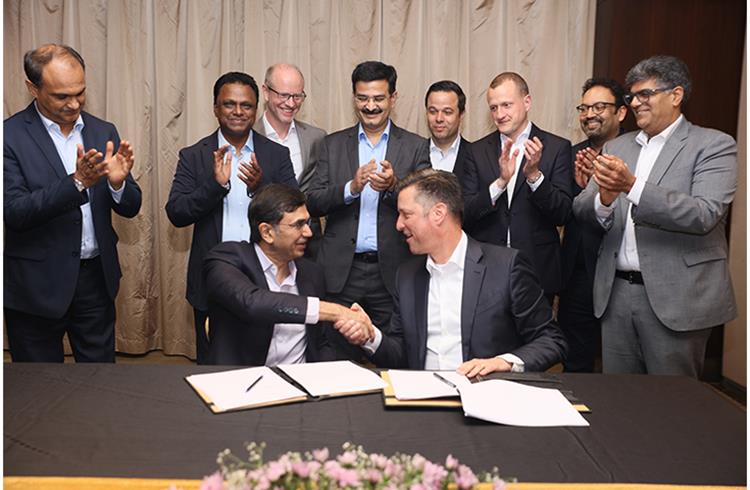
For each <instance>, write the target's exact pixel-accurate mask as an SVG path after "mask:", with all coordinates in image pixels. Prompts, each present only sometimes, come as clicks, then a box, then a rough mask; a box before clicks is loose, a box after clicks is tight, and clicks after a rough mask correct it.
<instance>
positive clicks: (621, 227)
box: [574, 56, 737, 377]
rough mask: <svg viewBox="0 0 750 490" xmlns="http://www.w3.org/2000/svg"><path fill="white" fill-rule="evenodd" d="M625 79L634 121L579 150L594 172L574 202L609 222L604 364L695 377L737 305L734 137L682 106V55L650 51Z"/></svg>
mask: <svg viewBox="0 0 750 490" xmlns="http://www.w3.org/2000/svg"><path fill="white" fill-rule="evenodd" d="M625 83H626V85H627V86H628V87H629V90H630V92H629V93H627V94H626V95H625V97H624V99H625V102H626V103H627V104H628V105H629V106H630V108H631V109H632V111H633V114H634V115H635V119H636V123H637V124H638V127H639V128H640V131H637V132H632V133H628V134H625V135H623V136H620V137H619V138H617V139H615V140H613V141H611V142H609V143H607V144H605V145H604V149H603V151H602V154H601V155H598V156H596V157H595V158H592V156H591V155H590V154H587V155H586V159H587V163H586V165H587V166H592V165H593V168H594V173H593V178H592V179H591V180H590V181H589V183H588V186H587V187H586V189H585V190H584V191H583V192H582V193H581V194H579V196H578V197H577V198H576V199H575V203H574V212H575V215H576V218H577V219H578V220H579V221H581V222H587V223H590V224H592V225H595V224H596V225H599V226H600V227H601V228H602V229H603V230H604V237H603V239H602V246H601V252H600V255H599V260H598V262H597V267H596V278H595V288H594V313H595V314H596V316H597V317H600V318H601V319H602V358H603V367H604V372H605V373H648V374H679V375H687V376H692V377H698V376H700V375H701V371H702V369H703V362H704V356H705V350H706V343H707V341H708V338H709V335H710V333H711V327H713V326H716V325H719V324H722V323H725V322H727V321H729V320H732V319H733V318H735V317H736V315H737V307H736V304H735V301H734V293H733V290H732V283H731V280H730V277H729V268H728V265H727V241H726V234H725V231H726V229H725V227H726V219H727V212H728V210H729V205H730V204H731V202H732V200H733V198H734V193H735V190H736V187H737V146H736V144H735V142H734V140H733V139H732V138H731V137H730V136H728V135H726V134H724V133H721V132H719V131H716V130H713V129H707V128H702V127H699V126H694V125H693V124H691V123H690V122H688V121H687V119H685V117H684V116H683V115H682V110H681V108H682V105H683V104H684V103H685V102H686V101H687V100H688V97H689V96H690V90H691V81H690V74H689V72H688V68H687V66H686V65H685V63H684V62H683V61H681V60H679V59H677V58H675V57H673V56H654V57H652V58H648V59H645V60H643V61H641V62H639V63H638V64H637V65H636V66H634V67H633V68H632V69H631V70H630V71H629V72H628V74H627V77H626V79H625Z"/></svg>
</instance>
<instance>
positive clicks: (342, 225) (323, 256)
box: [307, 61, 430, 359]
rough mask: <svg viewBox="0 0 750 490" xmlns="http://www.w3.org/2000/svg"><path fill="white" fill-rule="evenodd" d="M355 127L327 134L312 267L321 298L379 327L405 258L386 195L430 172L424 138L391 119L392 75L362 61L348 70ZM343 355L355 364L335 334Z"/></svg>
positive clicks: (314, 198)
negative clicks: (356, 307)
mask: <svg viewBox="0 0 750 490" xmlns="http://www.w3.org/2000/svg"><path fill="white" fill-rule="evenodd" d="M352 92H353V100H354V108H355V111H356V114H357V118H358V119H359V124H357V125H356V126H354V127H351V128H348V129H345V130H343V131H339V132H337V133H334V134H331V135H328V136H326V138H325V140H324V141H323V145H322V147H321V153H320V159H319V160H318V166H317V168H316V170H315V175H314V176H313V182H312V185H311V187H310V191H309V192H308V196H307V198H308V206H309V208H310V214H312V215H313V216H326V227H325V233H324V235H323V241H322V244H321V246H320V250H319V252H318V263H319V264H321V265H322V266H323V267H324V272H325V277H326V288H327V297H328V298H330V299H331V300H333V301H336V302H338V303H342V304H345V305H350V304H352V303H355V302H356V303H360V304H361V305H362V306H364V307H365V309H366V310H367V311H368V312H369V313H370V314H371V315H372V317H373V319H375V321H377V322H380V324H381V325H384V324H387V322H388V319H389V318H390V315H391V311H392V308H393V300H392V294H393V292H394V283H395V275H396V268H397V267H398V265H399V264H400V263H401V261H403V260H404V259H405V258H406V257H408V256H409V251H408V248H407V247H406V244H405V243H404V240H403V237H401V236H400V235H399V234H398V233H397V232H396V229H395V225H396V216H397V213H396V203H395V198H394V196H393V193H392V190H393V188H394V186H395V184H396V182H397V180H398V179H400V178H403V177H405V176H406V175H407V174H409V173H410V172H412V171H413V170H415V169H416V168H421V167H428V166H429V165H430V157H429V153H428V145H427V140H426V139H424V138H422V137H420V136H418V135H416V134H413V133H410V132H408V131H405V130H403V129H401V128H399V127H397V126H396V125H395V124H393V122H392V121H391V119H390V114H391V110H393V107H394V106H395V104H396V97H397V93H396V70H395V69H394V68H393V67H392V66H389V65H386V64H384V63H381V62H379V61H366V62H363V63H360V64H359V65H357V67H356V68H355V69H354V71H353V72H352ZM331 340H332V343H334V345H335V346H336V347H337V348H338V349H339V350H340V351H341V355H342V357H347V358H354V359H359V357H360V356H361V353H360V352H358V350H354V349H351V348H350V347H349V345H348V344H347V343H346V341H345V340H344V339H343V338H341V337H340V336H338V335H334V336H333V338H332V339H331Z"/></svg>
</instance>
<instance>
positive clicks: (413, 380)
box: [388, 369, 471, 400]
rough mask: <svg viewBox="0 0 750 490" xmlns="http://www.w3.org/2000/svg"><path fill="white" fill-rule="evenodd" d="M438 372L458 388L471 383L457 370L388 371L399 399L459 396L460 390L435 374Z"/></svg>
mask: <svg viewBox="0 0 750 490" xmlns="http://www.w3.org/2000/svg"><path fill="white" fill-rule="evenodd" d="M436 374H437V375H439V376H442V377H443V378H445V379H446V380H447V381H449V382H450V383H453V384H454V385H455V386H456V387H457V388H458V389H460V388H462V387H464V386H468V385H470V384H471V381H469V378H467V377H466V376H462V375H460V374H458V373H457V372H455V371H399V370H395V369H391V370H389V371H388V376H389V377H390V378H391V386H393V394H394V395H396V398H397V399H398V400H424V399H427V398H443V397H448V396H458V390H457V389H456V388H453V387H451V386H450V385H448V383H446V382H445V381H443V380H441V379H440V378H438V377H437V376H435V375H436Z"/></svg>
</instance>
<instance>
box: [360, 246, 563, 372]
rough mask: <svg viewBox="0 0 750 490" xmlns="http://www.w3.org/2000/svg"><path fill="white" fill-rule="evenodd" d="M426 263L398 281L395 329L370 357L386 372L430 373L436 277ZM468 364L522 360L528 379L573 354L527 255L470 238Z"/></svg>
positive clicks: (465, 328) (464, 335) (465, 312)
mask: <svg viewBox="0 0 750 490" xmlns="http://www.w3.org/2000/svg"><path fill="white" fill-rule="evenodd" d="M426 261H427V258H426V256H421V257H415V258H413V259H412V260H410V261H408V262H406V263H404V264H403V265H402V266H401V267H400V268H399V270H398V275H397V278H396V291H397V292H396V297H395V299H394V310H393V316H392V317H391V326H390V329H389V331H388V333H387V334H384V335H383V340H382V342H381V344H380V347H379V348H378V350H377V351H376V352H375V354H374V355H373V356H372V360H373V362H375V364H377V365H378V366H380V367H393V368H395V367H407V368H409V369H424V364H425V356H426V353H427V303H428V296H429V284H430V275H429V273H428V272H427V269H426V268H425V264H426ZM461 343H462V350H463V360H464V361H468V360H471V359H474V358H488V357H495V356H497V355H500V354H505V353H510V354H515V355H516V356H518V357H519V358H520V359H521V360H522V361H524V364H525V370H526V371H544V370H545V369H547V368H549V367H550V366H552V365H554V364H555V363H557V362H560V361H561V360H562V359H563V357H564V355H565V351H566V349H567V344H566V343H565V339H564V337H563V335H562V332H561V331H560V329H559V328H558V327H557V325H556V323H555V321H554V318H553V316H552V308H551V306H550V305H549V302H548V301H547V299H546V298H545V297H544V295H543V294H542V289H541V287H540V285H539V282H538V280H537V278H536V276H535V274H534V272H533V270H532V269H531V264H530V263H529V261H528V259H527V258H525V257H524V255H523V253H522V252H519V251H518V250H514V249H511V248H507V247H498V246H495V245H491V244H488V243H481V242H477V241H475V240H472V239H471V238H469V242H468V245H467V248H466V261H465V268H464V282H463V293H462V297H461Z"/></svg>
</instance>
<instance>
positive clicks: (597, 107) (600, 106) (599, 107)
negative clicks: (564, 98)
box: [576, 102, 617, 115]
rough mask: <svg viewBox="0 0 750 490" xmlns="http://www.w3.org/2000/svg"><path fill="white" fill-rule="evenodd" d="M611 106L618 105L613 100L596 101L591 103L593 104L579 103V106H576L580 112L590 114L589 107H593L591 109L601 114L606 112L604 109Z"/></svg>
mask: <svg viewBox="0 0 750 490" xmlns="http://www.w3.org/2000/svg"><path fill="white" fill-rule="evenodd" d="M609 106H612V107H617V104H615V103H613V102H596V103H594V104H591V105H588V104H581V105H579V106H577V107H576V110H577V111H578V114H581V115H583V114H588V113H589V109H591V110H593V111H594V114H596V115H599V114H601V113H602V112H604V109H606V108H607V107H609Z"/></svg>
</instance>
